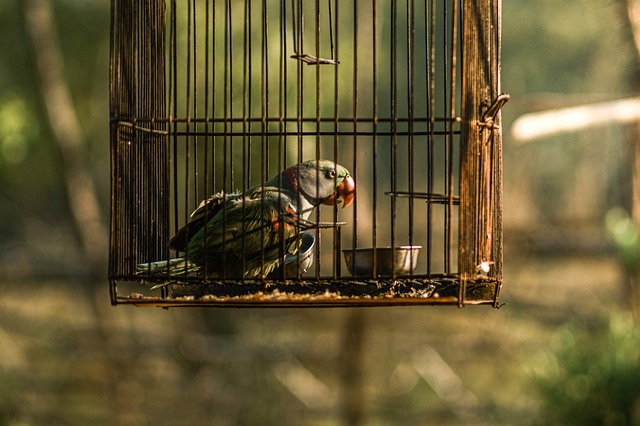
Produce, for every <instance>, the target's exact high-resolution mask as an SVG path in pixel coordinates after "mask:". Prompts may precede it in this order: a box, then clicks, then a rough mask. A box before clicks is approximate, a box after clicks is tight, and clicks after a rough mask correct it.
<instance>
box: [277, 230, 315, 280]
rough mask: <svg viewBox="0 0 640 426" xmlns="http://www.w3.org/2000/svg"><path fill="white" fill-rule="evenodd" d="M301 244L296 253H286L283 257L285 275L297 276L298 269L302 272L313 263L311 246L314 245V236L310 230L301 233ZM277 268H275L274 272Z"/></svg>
mask: <svg viewBox="0 0 640 426" xmlns="http://www.w3.org/2000/svg"><path fill="white" fill-rule="evenodd" d="M301 235H302V237H301V238H302V245H301V246H300V249H299V250H298V253H296V254H293V255H287V256H286V257H285V258H284V274H285V276H286V277H290V278H291V277H297V276H298V271H300V274H304V273H305V272H307V271H308V270H309V268H310V267H311V264H313V248H314V246H315V245H316V237H315V235H313V234H312V233H311V232H308V231H304V232H303V233H302V234H301ZM278 270H279V268H276V271H274V272H276V273H277V271H278Z"/></svg>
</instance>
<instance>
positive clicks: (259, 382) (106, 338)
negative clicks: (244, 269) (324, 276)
mask: <svg viewBox="0 0 640 426" xmlns="http://www.w3.org/2000/svg"><path fill="white" fill-rule="evenodd" d="M508 259H509V258H508V257H507V262H506V265H507V267H506V272H505V286H504V289H503V292H502V297H501V301H502V302H506V305H505V306H504V307H502V308H501V309H499V310H496V309H493V308H489V307H465V308H462V309H459V308H456V307H398V308H364V309H362V308H361V309H345V308H335V309H299V310H296V309H283V310H279V309H275V310H273V309H190V308H172V309H169V310H163V309H160V308H135V307H131V306H118V307H112V306H110V305H109V299H108V294H107V293H108V291H107V290H108V288H107V283H106V281H105V282H104V283H103V284H102V285H100V286H96V287H90V288H87V287H86V286H85V285H83V283H80V282H69V281H58V280H50V281H47V280H43V281H39V282H4V283H3V284H2V285H1V291H2V297H1V298H0V312H2V315H1V316H0V424H9V425H14V424H16V425H17V424H21V425H22V424H65V425H76V424H77V425H86V424H110V425H111V424H123V425H128V424H132V425H133V424H135V425H139V424H193V425H197V424H203V425H204V424H215V425H236V424H241V425H254V424H279V425H282V424H284V425H287V424H290V425H300V424H306V425H334V424H336V425H337V424H348V422H347V419H351V422H352V424H355V423H357V421H359V420H361V421H362V423H361V424H367V425H388V424H397V425H408V424H412V425H431V424H433V425H436V424H438V425H443V424H444V425H463V424H486V425H495V424H505V425H509V424H523V423H524V424H530V423H535V421H536V418H537V417H538V413H539V410H540V409H541V408H540V407H541V400H540V395H539V393H538V392H537V390H536V387H535V386H534V378H535V374H536V372H540V371H543V372H544V371H545V369H547V368H548V365H547V364H549V363H553V362H554V361H553V355H552V354H551V352H550V351H551V349H552V346H553V344H554V341H555V339H556V337H554V336H556V335H557V334H558V333H559V331H558V330H562V326H563V324H565V323H567V322H576V321H577V322H580V321H589V320H590V319H594V318H598V317H599V316H601V315H603V314H605V313H606V312H607V311H609V310H612V309H616V307H617V306H618V305H617V303H618V301H619V298H620V295H621V293H620V292H621V288H622V287H621V286H618V283H619V282H620V281H621V279H622V278H621V273H620V270H619V268H618V266H617V263H616V261H615V258H613V257H608V256H600V257H595V256H594V257H588V258H585V257H582V258H577V257H570V256H554V257H549V256H547V257H542V256H538V257H535V256H522V255H521V256H513V257H512V259H513V261H509V260H508ZM358 324H364V326H363V327H362V328H360V327H359V326H358ZM359 339H362V340H361V342H362V346H361V351H358V350H357V348H358V347H359V346H358V342H359ZM359 375H360V376H359ZM358 378H359V380H358ZM346 401H351V403H350V404H347V403H346ZM345 405H349V407H345ZM349 410H351V411H349ZM349 412H350V413H351V417H349V414H348V413H349Z"/></svg>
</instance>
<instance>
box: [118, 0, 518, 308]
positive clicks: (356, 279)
mask: <svg viewBox="0 0 640 426" xmlns="http://www.w3.org/2000/svg"><path fill="white" fill-rule="evenodd" d="M111 4H112V6H111V50H110V100H111V109H110V112H111V117H110V120H111V178H112V186H111V194H112V197H111V200H112V206H111V209H112V210H111V241H110V264H109V280H110V292H111V301H112V303H113V304H120V303H130V304H136V305H153V306H163V307H171V306H344V305H358V306H362V305H400V304H427V305H440V304H443V305H446V304H449V305H458V306H463V305H466V304H488V305H493V306H498V303H499V302H498V296H499V292H500V288H501V285H502V223H501V211H502V199H501V198H502V156H501V130H500V109H501V107H502V105H503V104H504V102H506V100H507V99H508V96H507V95H502V94H501V90H500V22H501V18H500V13H501V10H500V0H484V1H480V0H464V1H463V0H422V1H417V0H407V1H405V2H398V1H394V0H368V1H362V0H353V1H337V0H315V1H312V0H262V1H249V0H245V1H239V0H235V1H231V0H224V1H220V0H218V1H215V0H183V1H175V0H169V1H166V0H144V1H143V0H127V1H124V0H112V2H111ZM321 159H322V160H327V161H318V160H321ZM308 161H310V162H308ZM338 164H339V166H338ZM303 167H304V170H306V172H304V173H303V172H302V170H303ZM283 171H284V172H283ZM292 179H293V180H292ZM354 182H355V187H354ZM303 184H304V185H306V187H305V186H304V185H303ZM309 184H310V187H311V188H312V190H311V194H309V190H308V188H309ZM303 188H307V189H306V190H304V189H303ZM313 188H315V191H314V189H313ZM303 207H304V209H303ZM343 207H344V208H343Z"/></svg>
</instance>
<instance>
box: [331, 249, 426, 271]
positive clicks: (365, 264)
mask: <svg viewBox="0 0 640 426" xmlns="http://www.w3.org/2000/svg"><path fill="white" fill-rule="evenodd" d="M420 248H422V246H401V247H376V248H373V247H363V248H355V249H344V250H342V253H343V254H344V260H345V262H346V263H347V269H348V270H349V272H350V273H351V275H354V276H370V277H371V276H374V275H375V276H391V275H393V273H394V265H395V274H396V275H408V274H411V273H412V272H413V271H414V270H415V269H416V265H417V264H418V253H419V252H420ZM374 252H375V259H376V262H375V268H376V271H375V274H374V270H373V269H374V261H373V260H374Z"/></svg>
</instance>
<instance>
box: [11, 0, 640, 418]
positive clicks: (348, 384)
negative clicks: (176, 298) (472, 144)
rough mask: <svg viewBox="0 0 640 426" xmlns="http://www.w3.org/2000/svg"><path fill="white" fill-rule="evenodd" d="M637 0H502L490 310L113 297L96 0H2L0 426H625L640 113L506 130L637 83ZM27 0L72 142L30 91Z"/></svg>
mask: <svg viewBox="0 0 640 426" xmlns="http://www.w3.org/2000/svg"><path fill="white" fill-rule="evenodd" d="M634 3H635V1H632V0H629V1H628V2H625V1H622V0H605V1H595V0H574V1H571V2H559V1H552V0H535V1H526V0H512V1H505V2H504V5H503V20H504V21H503V64H502V65H503V89H504V91H505V92H508V93H510V95H511V101H510V102H509V103H508V104H507V106H506V107H505V109H504V111H503V120H504V125H503V129H504V165H505V166H504V173H505V183H504V191H505V193H504V225H505V271H504V279H505V285H504V289H503V291H502V294H501V301H502V302H506V306H504V307H503V308H502V309H499V310H495V309H491V308H487V307H466V308H463V309H458V308H452V307H402V308H400V307H398V308H367V309H313V310H306V309H305V310H294V309H283V310H280V309H278V310H259V309H246V310H245V309H243V310H231V309H170V310H161V309H154V308H146V309H143V308H133V307H128V306H120V307H117V308H113V307H111V306H110V304H109V297H108V285H107V280H106V251H104V250H103V249H104V247H106V246H105V245H104V244H105V241H104V240H101V239H100V238H101V235H103V234H101V232H104V228H105V226H106V224H107V218H108V207H109V151H108V149H109V146H108V145H109V109H108V53H109V10H110V4H109V2H108V1H107V0H50V1H48V0H47V1H45V0H38V1H36V0H0V34H1V35H2V37H0V273H1V275H0V425H44V424H46V425H89V424H91V425H93V424H96V425H100V424H105V425H106V424H109V425H143V424H192V425H200V424H202V425H204V424H214V425H256V424H261V425H262V424H264V425H268V424H278V425H301V424H304V425H343V424H344V425H358V424H361V425H467V424H473V425H514V424H518V425H538V424H545V425H548V424H557V425H574V424H575V425H587V424H593V425H640V386H639V385H638V383H640V331H639V330H638V327H637V312H636V314H635V315H634V310H633V303H631V301H632V300H631V299H632V295H633V290H634V287H633V285H634V284H633V283H634V282H636V277H635V276H634V274H637V261H636V260H637V242H638V240H639V238H640V237H638V235H640V233H639V232H638V230H637V227H636V225H635V223H634V222H633V221H630V220H629V219H628V218H627V216H626V215H627V214H630V212H631V210H632V190H633V188H632V176H633V159H634V153H635V149H636V148H635V143H636V139H637V138H636V136H635V135H636V129H635V127H636V126H634V125H632V124H626V125H620V124H611V125H604V126H599V127H597V128H588V129H585V130H582V131H577V132H572V133H564V134H558V135H555V136H551V137H546V138H541V139H537V140H534V141H531V142H528V143H522V142H520V141H518V140H516V138H514V137H513V136H512V134H511V126H512V124H513V122H514V121H515V120H516V119H517V118H518V117H520V116H521V115H523V114H526V113H530V112H533V111H542V110H549V109H553V108H564V107H569V106H573V105H582V104H590V103H593V102H599V101H606V100H615V99H620V98H627V97H631V96H635V95H636V94H637V91H638V82H640V78H639V77H640V67H639V61H638V58H639V55H638V52H637V50H636V47H635V45H634V42H633V31H632V26H631V24H630V19H629V13H628V10H629V9H628V8H629V6H630V5H631V6H633V4H634ZM42 5H45V6H47V5H49V6H50V7H51V10H52V12H53V22H54V24H55V31H56V33H57V36H56V37H57V39H53V43H54V44H55V45H57V47H58V48H59V49H60V57H61V59H62V63H61V64H59V65H61V66H62V74H61V75H60V78H62V81H64V83H65V85H66V86H67V87H68V91H69V95H70V98H69V100H70V103H69V105H71V106H72V107H73V110H74V111H75V113H76V114H77V122H78V123H79V125H80V128H79V129H78V130H79V132H80V133H79V134H76V135H75V136H77V137H78V141H79V143H80V144H79V145H78V146H75V147H72V149H71V151H69V146H66V147H65V145H64V144H62V145H60V144H59V143H57V142H56V135H55V134H54V130H53V129H52V127H51V126H50V119H49V117H48V111H47V107H46V104H45V99H46V93H45V91H46V90H45V89H44V87H45V85H43V83H42V82H43V81H46V79H47V78H55V77H56V75H55V72H54V68H51V67H47V66H46V64H45V66H43V65H42V63H41V64H40V67H39V66H38V58H39V57H40V56H39V55H38V54H37V53H38V49H39V48H42V46H41V45H40V46H39V45H38V43H37V42H35V40H36V38H37V34H36V36H35V37H34V32H35V33H37V31H38V30H43V28H42V27H41V26H38V25H36V26H35V27H34V23H38V22H41V21H38V16H34V15H33V14H31V15H30V13H32V12H33V11H34V10H40V9H38V7H40V6H42ZM40 18H42V17H40ZM34 28H35V31H34ZM44 29H45V30H46V28H44ZM40 59H42V58H41V57H40ZM54 65H55V61H54ZM50 95H51V94H50ZM63 95H64V94H63ZM71 135H72V136H73V135H74V133H73V129H72V130H71ZM71 139H72V140H73V137H72V138H71ZM69 152H80V153H81V154H82V155H81V157H79V158H77V157H76V158H74V157H73V155H71V156H70V155H69ZM78 163H81V164H83V165H84V166H87V167H86V169H87V170H88V172H89V173H90V177H91V180H92V182H93V184H94V191H93V194H94V195H95V197H94V199H92V200H89V201H87V200H86V199H82V198H80V205H83V206H87V205H89V206H90V205H92V202H93V201H95V203H96V205H97V206H98V210H97V211H96V212H93V217H94V219H95V220H97V221H98V226H97V228H95V232H92V233H90V235H86V234H84V235H83V233H82V230H81V229H79V227H78V225H77V224H76V220H74V215H73V209H72V207H71V206H72V203H73V202H74V197H76V196H81V195H82V194H83V192H82V191H78V186H79V185H78V182H77V181H74V180H73V179H71V180H69V178H68V171H69V167H71V168H72V169H73V168H74V164H75V165H77V164H78ZM80 172H82V170H80ZM80 176H82V174H81V175H80ZM74 191H76V192H74ZM74 193H75V195H74ZM76 201H77V199H76ZM627 212H629V213H627ZM94 225H95V224H94ZM607 229H609V232H607ZM612 237H613V238H612ZM92 241H93V242H96V241H97V242H96V243H95V244H93V245H92V244H91V242H92ZM88 242H89V243H88ZM635 291H636V293H637V292H638V290H637V288H636V290H635ZM636 297H637V296H636ZM636 302H637V300H636Z"/></svg>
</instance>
